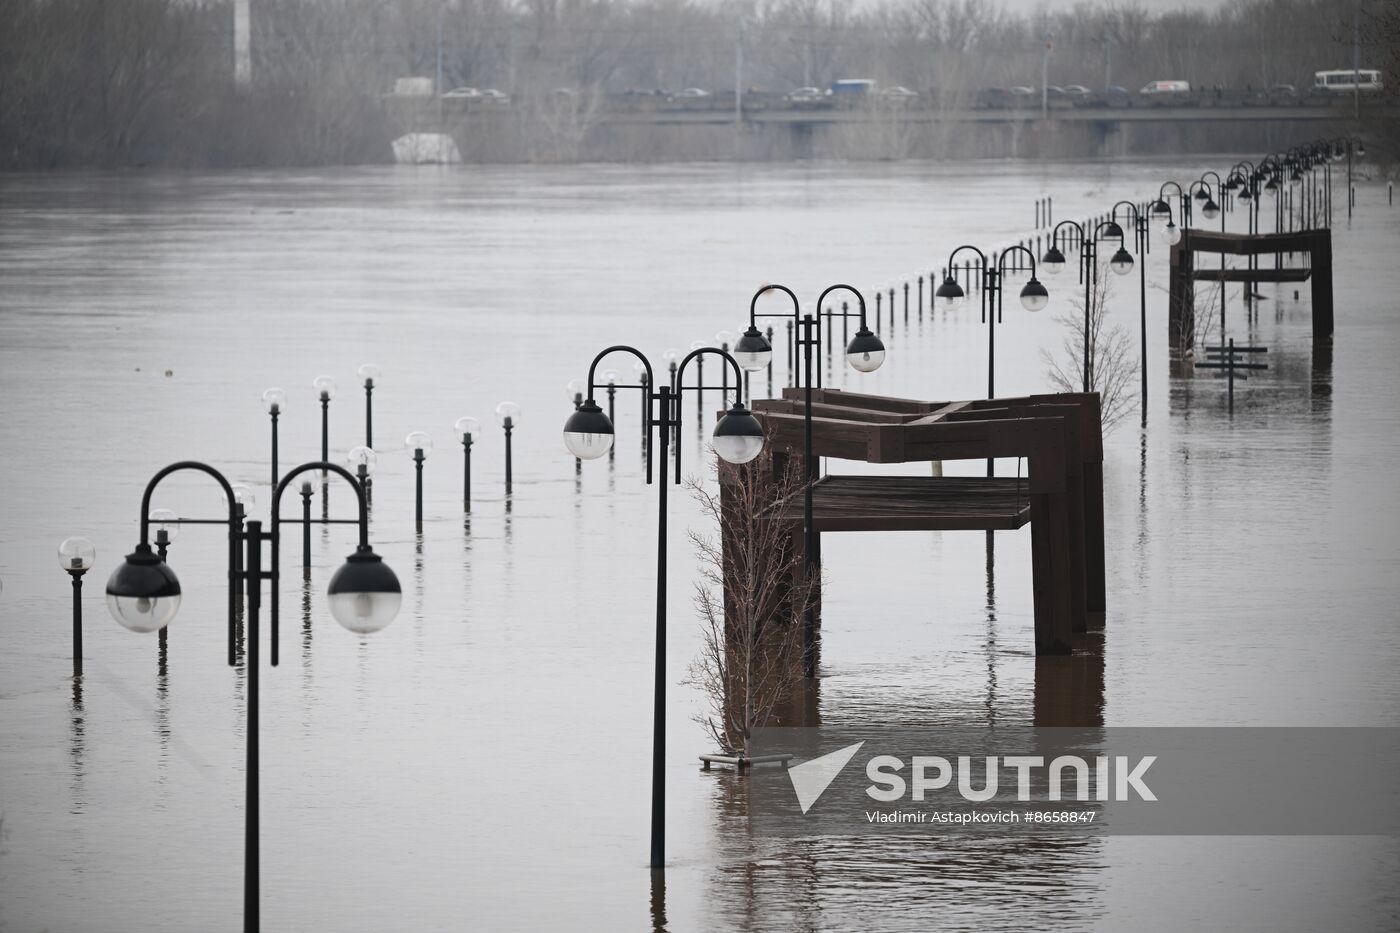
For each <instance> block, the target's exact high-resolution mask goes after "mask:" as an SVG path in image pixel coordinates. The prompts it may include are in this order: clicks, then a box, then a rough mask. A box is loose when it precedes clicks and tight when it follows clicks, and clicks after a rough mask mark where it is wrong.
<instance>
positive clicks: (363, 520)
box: [272, 460, 369, 574]
mask: <svg viewBox="0 0 1400 933" xmlns="http://www.w3.org/2000/svg"><path fill="white" fill-rule="evenodd" d="M312 470H320V471H321V472H323V473H327V472H329V473H334V474H336V475H337V476H342V477H344V478H345V481H346V482H348V483H349V484H350V487H351V488H352V489H354V490H355V500H356V502H357V503H358V504H359V508H360V520H359V525H360V547H362V548H367V547H369V508H368V506H367V504H366V502H365V490H364V487H363V486H361V485H360V481H359V480H357V479H356V478H355V476H354V475H353V474H352V473H351V472H350V471H349V470H347V469H345V467H343V466H339V465H338V464H334V463H326V462H325V461H322V460H316V461H312V462H310V463H303V464H302V465H301V466H299V467H296V468H295V469H293V470H291V471H289V472H288V473H287V475H286V476H283V477H282V479H281V481H280V482H279V483H278V484H277V490H276V491H275V492H274V493H273V494H272V529H273V533H274V534H276V531H277V525H278V523H279V522H281V520H282V518H281V514H280V513H281V511H282V510H281V504H282V492H283V491H284V490H285V489H286V488H287V484H288V483H290V482H291V481H292V479H293V477H296V476H298V475H300V474H302V473H309V472H311V471H312ZM272 572H273V573H274V574H276V573H277V565H276V563H275V562H274V563H273V565H272Z"/></svg>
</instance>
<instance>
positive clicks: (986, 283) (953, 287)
mask: <svg viewBox="0 0 1400 933" xmlns="http://www.w3.org/2000/svg"><path fill="white" fill-rule="evenodd" d="M963 250H970V251H971V252H973V253H976V254H977V268H978V269H979V270H980V272H981V275H982V288H981V289H980V290H979V291H980V292H981V301H982V320H983V321H985V322H986V324H987V398H989V399H990V398H995V397H996V325H997V324H998V323H1000V322H1001V311H1002V291H1003V285H1002V278H1003V277H1004V276H1005V275H1006V257H1007V256H1010V255H1011V254H1012V253H1013V252H1015V251H1017V250H1020V251H1021V252H1023V253H1025V254H1026V256H1027V257H1028V258H1029V259H1030V261H1031V277H1030V278H1029V279H1028V280H1027V281H1026V284H1025V285H1023V286H1021V294H1020V298H1021V307H1023V308H1025V309H1026V310H1027V311H1031V312H1036V311H1042V310H1044V309H1045V306H1046V305H1048V304H1049V303H1050V293H1049V292H1048V291H1046V290H1045V286H1044V285H1041V284H1040V280H1039V279H1037V278H1036V277H1035V253H1032V252H1031V251H1030V250H1028V249H1026V248H1025V247H1024V246H1020V245H1016V246H1011V247H1008V248H1007V249H1006V250H1005V251H1004V252H1002V253H1001V254H1000V255H999V256H997V257H996V259H995V262H990V263H989V262H988V260H987V256H986V254H984V253H983V252H982V251H981V250H980V249H978V248H977V247H975V246H973V245H971V244H968V243H965V244H963V245H962V246H959V247H958V248H956V249H954V250H953V251H952V252H951V253H949V254H948V270H949V274H948V276H947V277H945V278H944V279H943V282H942V284H940V285H939V286H938V289H937V290H936V291H935V292H934V295H935V297H936V298H937V300H938V301H940V302H941V303H942V304H943V307H944V309H945V310H948V311H953V310H956V309H957V308H958V307H959V306H961V305H962V303H963V300H964V299H965V298H966V297H967V295H966V293H965V292H964V291H963V287H962V286H961V285H959V284H958V280H957V279H956V278H954V277H953V270H954V269H956V268H957V267H956V265H955V262H956V260H957V257H958V253H960V252H962V251H963ZM1048 255H1049V254H1047V256H1048ZM1062 261H1063V258H1062ZM1047 268H1049V266H1047ZM994 470H995V463H994V461H993V458H991V457H988V458H987V475H988V476H991V475H992V474H993V472H994Z"/></svg>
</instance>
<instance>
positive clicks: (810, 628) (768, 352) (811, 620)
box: [734, 285, 885, 677]
mask: <svg viewBox="0 0 1400 933" xmlns="http://www.w3.org/2000/svg"><path fill="white" fill-rule="evenodd" d="M837 290H845V291H849V292H850V293H851V294H853V295H855V296H856V300H857V301H858V302H859V304H860V312H859V314H857V315H853V316H855V317H859V318H860V328H859V329H858V330H857V331H856V335H855V337H853V338H852V339H851V342H850V343H849V344H848V345H847V346H846V362H847V363H849V364H850V366H851V368H852V369H854V370H856V371H857V372H862V373H871V372H874V371H875V370H877V369H879V368H880V365H881V364H882V363H884V361H885V344H884V343H883V342H882V341H881V340H880V338H879V337H878V336H877V335H876V334H874V333H872V332H871V330H870V328H869V327H867V326H866V322H865V296H864V295H862V294H861V293H860V292H859V291H858V290H857V289H855V288H852V287H851V286H849V285H833V286H831V287H830V288H828V289H826V290H825V291H823V292H822V293H821V297H820V298H818V299H817V305H816V307H817V311H816V314H803V313H802V306H801V304H800V303H799V302H798V300H797V296H796V295H795V294H793V292H792V290H791V289H790V288H787V287H786V286H783V285H765V286H763V287H762V288H760V289H759V290H758V291H756V292H754V295H753V298H751V299H750V300H749V326H748V329H747V330H745V331H744V335H743V336H742V337H740V338H739V341H738V342H737V343H736V344H735V345H734V358H735V360H736V361H737V362H738V364H739V366H740V367H741V368H742V369H744V370H746V371H749V372H757V371H758V370H760V369H762V368H763V367H765V366H767V365H768V363H769V361H770V360H771V359H772V358H773V346H772V344H770V343H769V342H768V340H767V338H765V337H764V336H763V334H762V333H760V332H759V329H758V318H760V317H770V318H771V317H778V318H787V319H788V320H789V322H790V323H793V324H795V326H796V333H797V346H798V347H800V348H801V350H802V391H803V396H804V406H803V407H804V411H803V416H802V466H803V476H804V477H805V479H806V482H805V483H804V484H803V491H802V530H803V539H802V540H803V550H804V554H803V563H804V566H805V567H806V571H807V574H808V575H809V576H814V575H815V574H816V573H817V572H818V571H817V567H818V556H817V546H818V545H817V530H816V524H815V523H814V521H813V519H812V485H813V484H814V483H815V482H816V481H817V458H816V456H815V455H814V453H813V451H812V389H813V388H814V387H815V386H817V385H820V384H821V371H820V369H821V348H822V328H821V316H823V315H825V316H826V317H827V318H828V319H830V318H831V317H837V316H843V315H846V314H847V312H845V311H834V310H830V309H827V307H826V296H827V295H829V294H831V293H832V292H833V291H837ZM770 291H780V292H782V293H783V294H785V295H787V296H788V298H789V299H791V301H792V310H791V311H784V312H781V313H777V312H764V313H763V314H760V313H759V312H758V299H760V298H762V297H763V296H764V295H765V294H767V293H768V292H770ZM814 360H815V362H814ZM802 635H803V668H804V671H805V673H806V675H807V676H808V677H815V676H816V673H817V672H816V617H815V615H814V614H813V612H812V610H811V608H810V607H809V609H808V613H807V617H806V618H805V619H804V620H803V633H802Z"/></svg>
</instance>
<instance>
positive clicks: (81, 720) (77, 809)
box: [0, 674, 87, 842]
mask: <svg viewBox="0 0 1400 933" xmlns="http://www.w3.org/2000/svg"><path fill="white" fill-rule="evenodd" d="M86 724H87V713H86V712H85V711H84V709H83V675H82V674H75V675H73V692H72V699H71V701H70V705H69V711H68V729H69V734H68V774H69V783H68V795H69V801H70V803H69V812H70V813H74V814H77V813H82V812H83V811H84V810H85V809H87V794H86V792H85V786H84V785H85V782H86V779H87V765H86V762H85V757H86V754H85V753H86V751H87V725H86ZM0 842H3V839H0Z"/></svg>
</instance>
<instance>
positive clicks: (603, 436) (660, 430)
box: [564, 345, 763, 869]
mask: <svg viewBox="0 0 1400 933" xmlns="http://www.w3.org/2000/svg"><path fill="white" fill-rule="evenodd" d="M614 352H621V353H630V354H632V355H633V356H635V357H636V358H637V360H638V361H639V363H640V364H641V365H642V366H643V367H644V368H645V370H646V373H647V376H648V378H647V380H646V383H645V384H638V385H629V386H620V387H619V388H624V389H633V388H635V389H641V390H642V392H643V395H644V398H645V401H646V404H647V418H646V423H647V431H648V434H650V432H651V429H652V428H653V427H654V428H655V429H656V431H657V435H656V436H657V438H658V440H659V441H660V444H661V451H660V464H661V476H660V478H659V479H660V481H659V482H658V483H657V484H656V485H657V489H658V496H659V499H658V501H659V508H658V511H657V547H656V660H655V671H654V678H653V690H654V702H653V706H652V748H651V867H652V868H653V869H658V868H664V867H665V865H666V769H665V759H666V487H667V486H668V485H670V482H669V481H668V480H669V479H670V478H669V477H668V476H667V475H666V472H667V471H666V444H667V438H668V436H669V434H670V432H671V430H672V428H675V427H679V425H680V423H681V419H682V415H683V412H682V408H683V407H684V406H682V405H681V404H680V399H679V396H678V394H676V393H673V392H672V391H671V385H670V384H669V383H668V382H666V381H662V382H661V383H660V385H659V391H655V392H653V391H652V389H651V387H653V386H657V385H658V383H657V381H656V379H655V377H654V373H653V371H652V368H651V363H650V361H648V360H647V358H646V357H645V356H643V355H642V353H641V351H639V350H637V349H635V348H633V347H629V346H621V345H617V346H611V347H608V348H607V349H606V350H604V351H603V352H601V353H599V354H598V355H597V356H595V357H594V358H593V362H592V364H590V365H589V367H588V397H587V398H586V399H585V400H584V402H583V404H582V405H580V406H579V407H578V408H577V409H576V410H575V411H574V412H573V414H571V415H570V416H569V419H568V421H567V422H565V424H564V446H565V447H567V448H568V450H569V453H571V454H573V455H574V456H575V457H578V458H579V459H581V460H596V459H597V458H599V457H601V456H603V454H605V453H607V451H608V449H609V448H610V447H612V444H613V434H614V431H613V424H612V421H611V419H609V418H608V416H607V415H605V414H604V413H603V410H602V409H601V408H599V407H598V404H597V402H595V401H594V400H593V392H594V389H595V388H597V385H598V383H597V380H596V379H595V374H596V372H597V369H598V363H599V361H600V360H602V359H603V357H605V356H607V355H608V354H609V353H614ZM705 354H714V355H716V356H718V357H720V359H721V361H722V363H723V364H724V365H726V366H728V367H729V368H730V369H731V370H732V371H733V375H734V394H735V396H736V398H735V401H734V406H733V407H732V408H730V409H729V410H728V411H727V412H726V413H725V414H724V416H723V417H722V418H720V420H719V423H718V424H716V425H715V429H714V434H713V442H714V447H715V452H716V453H718V454H719V455H720V456H721V457H723V458H724V459H725V460H727V461H729V462H730V463H748V462H749V461H750V460H752V459H753V458H754V457H757V456H758V454H759V452H760V451H762V449H763V426H762V425H761V424H759V423H758V419H756V418H755V417H754V416H753V415H752V414H750V413H749V410H748V409H747V408H745V407H744V405H743V403H742V401H741V400H740V399H738V398H737V396H738V394H739V391H740V390H739V365H738V364H737V363H736V362H735V361H734V357H732V356H730V355H729V354H728V353H725V352H724V351H723V350H719V349H716V348H715V347H703V348H701V349H699V350H693V351H691V352H690V354H689V355H688V356H686V357H685V359H684V360H683V361H681V362H680V363H679V364H678V365H677V368H676V375H677V381H676V388H677V390H678V391H679V392H684V391H687V390H689V391H694V390H695V388H696V387H695V386H686V385H684V384H683V382H682V381H681V380H682V379H683V377H684V375H685V369H686V366H687V364H689V363H690V362H691V360H694V359H698V358H699V357H700V356H702V355H705ZM653 403H654V404H655V408H656V412H657V415H656V417H655V418H653V417H652V416H651V415H652V408H653ZM678 436H679V435H678ZM680 479H681V465H680V457H679V456H677V457H676V472H675V478H674V482H676V483H677V484H679V483H680ZM647 482H648V483H650V482H651V458H650V446H648V458H647Z"/></svg>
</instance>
